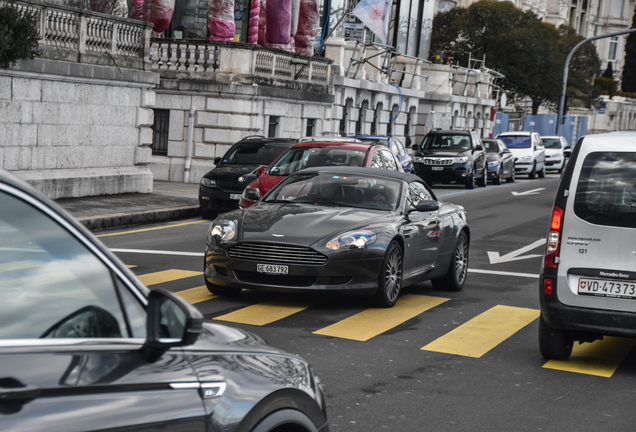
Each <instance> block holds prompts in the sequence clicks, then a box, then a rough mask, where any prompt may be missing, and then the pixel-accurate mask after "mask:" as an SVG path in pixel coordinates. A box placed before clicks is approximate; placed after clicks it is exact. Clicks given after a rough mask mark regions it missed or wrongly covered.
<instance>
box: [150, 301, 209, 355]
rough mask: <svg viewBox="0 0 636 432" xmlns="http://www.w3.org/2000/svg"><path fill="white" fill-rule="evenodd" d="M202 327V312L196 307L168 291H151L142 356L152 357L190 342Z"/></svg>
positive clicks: (195, 337)
mask: <svg viewBox="0 0 636 432" xmlns="http://www.w3.org/2000/svg"><path fill="white" fill-rule="evenodd" d="M202 327H203V315H202V314H201V312H199V310H198V309H197V308H195V307H194V306H192V305H190V303H188V302H186V301H185V300H183V299H182V298H181V297H179V296H177V295H176V294H173V293H171V292H169V291H164V290H152V291H150V294H149V295H148V309H147V316H146V342H145V343H144V346H143V352H144V354H145V356H146V358H148V357H150V358H152V357H153V356H156V355H157V354H160V353H161V352H163V351H166V350H168V349H170V348H171V347H178V346H188V345H192V344H193V343H194V342H195V341H196V340H197V337H199V334H200V333H201V329H202ZM151 361H152V360H151Z"/></svg>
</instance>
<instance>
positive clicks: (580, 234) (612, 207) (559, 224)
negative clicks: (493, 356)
mask: <svg viewBox="0 0 636 432" xmlns="http://www.w3.org/2000/svg"><path fill="white" fill-rule="evenodd" d="M635 244H636V132H612V133H605V134H598V135H588V136H585V137H583V138H581V139H580V140H579V143H578V144H577V146H576V147H575V149H574V151H573V152H572V158H571V160H570V161H569V162H568V164H567V165H566V168H565V172H564V173H563V175H562V177H561V181H560V184H559V187H558V189H557V194H556V199H555V201H554V208H553V210H552V219H551V221H550V228H549V231H548V239H547V247H546V253H545V260H544V267H543V271H542V274H541V279H540V286H539V297H540V300H541V317H540V320H539V349H540V350H541V354H542V355H543V357H545V358H547V359H557V360H566V359H567V358H568V357H569V356H570V354H571V352H572V345H573V343H574V342H593V341H595V340H597V339H602V338H603V336H620V337H631V338H634V337H636V250H635V249H636V248H635V247H634V245H635Z"/></svg>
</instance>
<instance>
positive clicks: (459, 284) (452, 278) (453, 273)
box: [431, 232, 468, 291]
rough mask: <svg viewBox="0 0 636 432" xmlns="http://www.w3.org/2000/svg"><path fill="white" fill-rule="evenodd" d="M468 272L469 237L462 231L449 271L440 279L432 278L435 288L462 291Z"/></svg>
mask: <svg viewBox="0 0 636 432" xmlns="http://www.w3.org/2000/svg"><path fill="white" fill-rule="evenodd" d="M467 274H468V237H467V236H466V233H465V232H461V233H460V234H459V237H458V238H457V243H456V244H455V252H453V257H452V258H451V262H450V265H449V266H448V271H447V272H446V274H445V275H444V276H442V277H441V278H439V279H433V280H431V283H432V284H433V287H434V288H435V289H442V290H447V291H461V289H462V288H464V284H465V283H466V275H467Z"/></svg>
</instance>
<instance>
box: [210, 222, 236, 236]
mask: <svg viewBox="0 0 636 432" xmlns="http://www.w3.org/2000/svg"><path fill="white" fill-rule="evenodd" d="M236 222H237V221H229V220H220V221H215V222H214V223H213V224H212V225H213V226H212V230H211V231H210V238H211V239H214V238H216V239H219V240H221V241H230V240H232V239H233V238H234V236H235V235H236Z"/></svg>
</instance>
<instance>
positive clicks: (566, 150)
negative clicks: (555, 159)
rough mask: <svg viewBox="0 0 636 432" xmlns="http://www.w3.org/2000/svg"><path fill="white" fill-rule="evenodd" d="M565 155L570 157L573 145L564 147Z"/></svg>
mask: <svg viewBox="0 0 636 432" xmlns="http://www.w3.org/2000/svg"><path fill="white" fill-rule="evenodd" d="M563 156H565V157H568V158H569V157H570V156H572V147H570V146H567V147H566V148H564V149H563Z"/></svg>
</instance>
